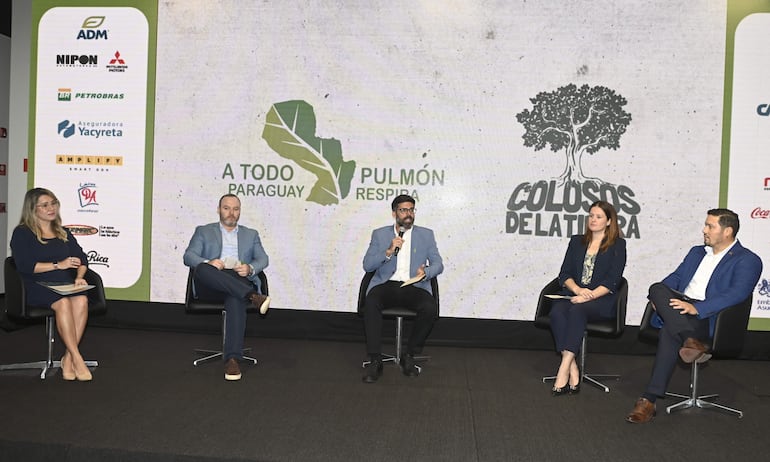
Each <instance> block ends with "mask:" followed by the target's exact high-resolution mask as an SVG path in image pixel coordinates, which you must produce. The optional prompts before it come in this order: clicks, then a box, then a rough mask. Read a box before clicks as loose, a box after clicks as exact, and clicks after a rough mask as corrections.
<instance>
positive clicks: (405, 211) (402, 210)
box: [396, 208, 417, 213]
mask: <svg viewBox="0 0 770 462" xmlns="http://www.w3.org/2000/svg"><path fill="white" fill-rule="evenodd" d="M396 210H397V211H398V212H399V213H414V212H416V211H417V209H415V208H411V209H396Z"/></svg>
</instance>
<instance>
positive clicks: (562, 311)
mask: <svg viewBox="0 0 770 462" xmlns="http://www.w3.org/2000/svg"><path fill="white" fill-rule="evenodd" d="M616 297H617V295H614V294H608V295H605V296H604V297H600V298H599V299H597V300H591V301H589V302H586V303H577V304H573V303H572V302H570V301H569V300H555V301H554V303H553V305H552V306H551V314H550V317H551V332H552V333H553V339H554V343H555V344H556V351H558V352H562V351H564V350H567V351H571V352H573V353H575V354H576V355H577V354H578V352H580V345H581V343H582V341H583V335H584V334H585V330H586V324H588V321H599V320H602V319H612V318H614V317H615V316H614V315H615V299H616Z"/></svg>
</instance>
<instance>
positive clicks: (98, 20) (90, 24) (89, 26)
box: [76, 16, 107, 40]
mask: <svg viewBox="0 0 770 462" xmlns="http://www.w3.org/2000/svg"><path fill="white" fill-rule="evenodd" d="M104 19H105V17H104V16H89V17H87V18H86V19H85V20H83V25H81V26H80V30H79V31H78V36H77V38H76V40H107V31H106V30H104V29H99V28H100V27H102V24H104Z"/></svg>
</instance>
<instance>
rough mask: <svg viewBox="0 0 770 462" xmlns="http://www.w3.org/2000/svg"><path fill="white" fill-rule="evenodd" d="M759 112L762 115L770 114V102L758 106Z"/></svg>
mask: <svg viewBox="0 0 770 462" xmlns="http://www.w3.org/2000/svg"><path fill="white" fill-rule="evenodd" d="M757 114H758V115H761V116H762V117H767V116H770V104H767V103H762V104H760V105H759V106H757Z"/></svg>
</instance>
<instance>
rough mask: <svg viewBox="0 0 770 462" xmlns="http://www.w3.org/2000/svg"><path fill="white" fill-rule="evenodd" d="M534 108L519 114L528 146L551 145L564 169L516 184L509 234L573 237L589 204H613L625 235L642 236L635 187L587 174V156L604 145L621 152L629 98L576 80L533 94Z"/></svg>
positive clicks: (580, 228) (579, 230)
mask: <svg viewBox="0 0 770 462" xmlns="http://www.w3.org/2000/svg"><path fill="white" fill-rule="evenodd" d="M530 101H531V102H532V108H530V109H524V110H522V111H521V112H519V113H518V114H516V120H518V122H519V123H521V124H522V125H523V126H524V129H525V133H524V135H523V136H522V138H523V139H524V146H526V147H530V148H533V149H534V150H535V151H540V150H542V149H543V148H545V147H549V148H550V150H551V151H553V152H561V153H562V154H563V159H564V162H563V164H562V165H563V169H562V172H561V173H560V174H559V175H558V176H556V177H554V178H550V179H538V180H536V181H533V182H526V183H521V184H519V185H517V186H516V187H514V189H513V192H512V193H511V196H510V198H509V199H508V204H507V208H508V212H507V214H506V232H507V233H518V234H523V235H533V234H534V235H535V236H559V237H561V236H571V235H573V234H578V233H582V232H583V230H584V229H585V218H586V215H587V213H588V209H589V207H590V205H591V204H592V203H593V202H595V201H597V200H604V201H607V202H609V203H611V204H612V205H613V206H614V207H615V210H617V211H618V221H619V225H620V227H621V229H622V230H623V233H624V235H625V237H626V238H629V237H630V238H639V237H640V235H639V224H638V222H637V217H636V216H637V215H638V214H639V212H640V210H641V208H640V206H639V204H638V203H637V202H636V200H634V196H635V194H634V192H633V190H631V188H630V187H628V186H624V185H614V184H611V183H609V182H607V181H605V180H603V179H601V178H597V177H592V176H588V175H587V174H586V173H585V172H584V171H583V167H582V165H581V160H582V158H583V156H584V155H586V154H589V155H593V154H596V153H598V152H599V151H600V150H602V149H603V148H606V149H611V150H613V151H614V150H617V149H618V148H619V147H620V138H621V137H622V136H623V134H624V133H625V132H626V128H627V127H628V125H629V124H630V123H631V114H629V113H628V112H626V111H625V109H624V108H623V107H624V106H625V105H626V99H625V98H624V97H622V96H621V95H618V94H616V93H615V91H613V90H611V89H609V88H606V87H602V86H596V87H589V86H588V85H583V86H581V87H580V88H578V87H577V86H576V85H574V84H569V85H566V86H564V87H560V88H558V89H556V90H555V91H551V92H541V93H538V94H537V95H536V96H535V97H534V98H531V99H530Z"/></svg>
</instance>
